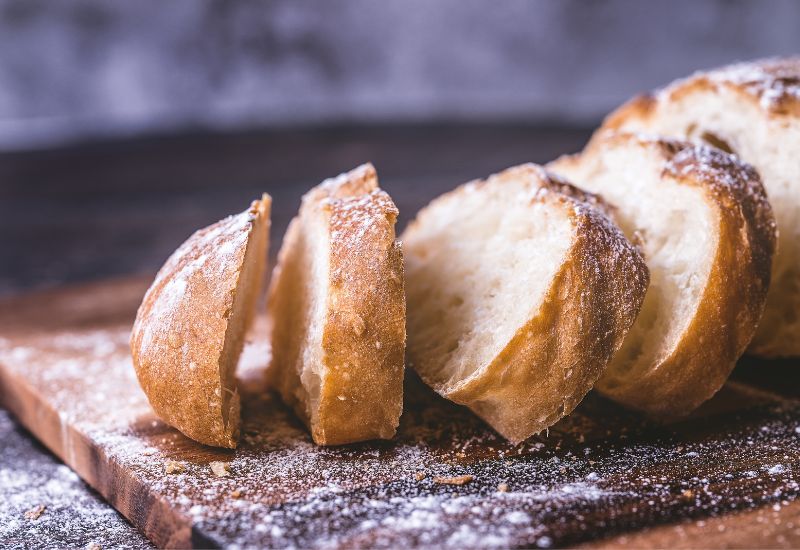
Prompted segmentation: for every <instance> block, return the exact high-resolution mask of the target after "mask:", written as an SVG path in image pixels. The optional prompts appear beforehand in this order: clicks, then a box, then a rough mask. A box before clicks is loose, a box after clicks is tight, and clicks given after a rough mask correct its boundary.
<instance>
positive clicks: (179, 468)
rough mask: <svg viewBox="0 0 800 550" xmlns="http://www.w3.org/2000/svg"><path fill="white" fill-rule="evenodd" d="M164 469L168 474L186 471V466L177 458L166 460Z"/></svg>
mask: <svg viewBox="0 0 800 550" xmlns="http://www.w3.org/2000/svg"><path fill="white" fill-rule="evenodd" d="M165 470H166V472H167V473H168V474H182V473H183V472H185V471H186V466H185V465H184V464H183V462H178V461H177V460H167V464H166V467H165Z"/></svg>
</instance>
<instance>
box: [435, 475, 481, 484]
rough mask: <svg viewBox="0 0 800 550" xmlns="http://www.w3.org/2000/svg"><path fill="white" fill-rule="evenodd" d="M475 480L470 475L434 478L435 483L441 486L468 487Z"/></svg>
mask: <svg viewBox="0 0 800 550" xmlns="http://www.w3.org/2000/svg"><path fill="white" fill-rule="evenodd" d="M473 479H474V477H473V476H471V475H470V474H464V475H463V476H453V477H435V478H433V482H434V483H439V484H441V485H466V484H467V483H469V482H470V481H472V480H473Z"/></svg>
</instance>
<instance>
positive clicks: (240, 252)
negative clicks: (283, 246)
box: [131, 194, 272, 448]
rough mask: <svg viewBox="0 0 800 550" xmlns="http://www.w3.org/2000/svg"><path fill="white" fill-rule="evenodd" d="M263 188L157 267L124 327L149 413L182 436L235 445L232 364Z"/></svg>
mask: <svg viewBox="0 0 800 550" xmlns="http://www.w3.org/2000/svg"><path fill="white" fill-rule="evenodd" d="M271 203H272V200H271V199H270V197H269V195H266V194H265V195H264V196H263V197H262V199H261V200H258V201H254V202H253V204H252V206H251V207H250V208H249V209H248V210H246V211H244V212H242V213H241V214H239V215H236V216H230V217H228V218H226V219H224V220H222V221H220V222H217V223H215V224H214V225H211V226H209V227H206V228H205V229H201V230H199V231H197V232H196V233H195V234H194V235H192V236H191V237H189V239H188V240H187V241H186V242H185V243H183V244H182V245H181V246H180V247H179V248H178V249H177V250H176V251H175V252H174V253H173V254H172V256H170V258H169V259H168V260H167V262H166V263H165V264H164V267H162V268H161V270H160V271H159V272H158V275H157V276H156V279H155V281H154V282H153V284H152V286H151V287H150V289H149V290H148V291H147V293H146V294H145V297H144V300H143V302H142V305H141V306H140V307H139V311H138V313H137V315H136V321H135V323H134V325H133V332H132V334H131V351H132V354H133V365H134V367H135V369H136V375H137V376H138V378H139V383H140V384H141V386H142V389H143V390H144V393H145V394H146V395H147V398H148V399H149V400H150V404H151V405H152V407H153V410H155V412H156V414H158V416H159V417H161V418H162V419H163V420H164V421H165V422H166V423H167V424H170V425H171V426H174V427H175V428H177V429H178V430H180V431H181V432H183V433H184V434H185V435H187V436H188V437H190V438H192V439H194V440H195V441H199V442H200V443H205V444H206V445H214V446H217V447H230V448H234V447H236V444H237V440H238V438H239V418H240V416H239V415H240V412H239V408H240V406H239V394H238V392H237V389H236V372H235V371H236V364H237V363H238V361H239V355H240V354H241V352H242V347H243V345H244V337H245V333H246V332H247V329H248V328H249V326H250V324H251V322H252V320H253V316H254V312H255V309H256V304H257V302H258V298H259V295H260V294H261V289H262V288H263V283H264V281H265V279H266V263H267V246H268V243H269V227H270V206H271Z"/></svg>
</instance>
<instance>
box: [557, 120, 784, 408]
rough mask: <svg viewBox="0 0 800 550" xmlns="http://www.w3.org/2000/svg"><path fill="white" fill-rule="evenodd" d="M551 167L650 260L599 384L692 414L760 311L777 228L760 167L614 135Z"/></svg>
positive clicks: (630, 402)
mask: <svg viewBox="0 0 800 550" xmlns="http://www.w3.org/2000/svg"><path fill="white" fill-rule="evenodd" d="M548 167H549V168H550V169H551V170H553V171H555V172H557V173H559V174H561V175H563V176H565V177H567V178H569V179H571V180H572V181H574V182H575V183H576V184H577V185H579V186H581V187H582V188H585V189H587V190H589V191H591V192H593V193H599V194H601V195H602V197H603V198H604V199H605V200H606V201H608V202H609V203H611V205H613V206H614V207H615V219H616V220H617V222H618V223H619V225H620V226H621V227H622V229H623V230H624V232H625V234H626V235H628V237H629V238H631V239H632V240H634V241H635V242H637V243H638V244H639V246H640V247H641V249H642V251H643V253H644V256H645V259H646V261H647V266H648V267H649V268H650V288H649V289H648V291H647V296H646V297H645V301H644V306H643V307H642V312H641V314H640V315H639V318H638V319H637V321H636V323H635V324H634V326H633V328H632V329H631V331H630V332H629V333H628V336H627V338H626V339H625V342H624V344H623V345H622V349H621V350H620V351H619V352H618V353H617V354H616V355H615V356H614V358H613V360H612V361H611V363H610V365H609V367H608V369H607V370H606V372H605V374H604V375H603V376H602V377H601V378H600V380H599V381H598V383H597V388H598V389H599V390H600V391H601V392H602V393H604V394H605V395H607V396H609V397H611V398H612V399H614V400H616V401H618V402H620V403H622V404H624V405H627V406H629V407H633V408H636V409H640V410H643V411H646V412H648V413H651V414H653V415H659V416H666V417H671V416H680V415H684V414H687V413H689V412H691V411H692V410H693V409H694V408H696V407H697V406H698V405H700V404H701V403H702V402H703V401H705V400H706V399H708V398H709V397H711V396H712V395H714V393H716V391H717V390H719V388H720V387H722V384H723V383H724V382H725V380H726V379H727V378H728V375H729V374H730V372H731V370H732V369H733V367H734V365H735V364H736V360H737V359H738V358H739V356H740V355H741V354H742V353H743V352H744V350H745V348H746V346H747V345H748V344H749V343H750V340H751V338H752V336H753V334H754V332H755V328H756V325H757V323H758V320H759V318H760V317H761V313H762V311H763V307H764V303H765V300H766V295H767V289H768V287H769V280H770V264H771V261H772V255H773V251H774V249H775V239H776V237H775V221H774V217H773V214H772V210H771V208H770V205H769V203H768V202H767V199H766V195H765V193H764V188H763V186H762V185H761V181H760V179H759V177H758V174H757V172H756V171H755V170H754V169H753V168H752V167H751V166H749V165H746V164H744V163H742V162H740V161H739V160H738V159H736V158H735V157H733V156H732V155H729V154H727V153H725V152H723V151H720V150H717V149H713V148H711V147H708V146H704V145H692V144H690V143H687V142H681V141H675V140H667V139H660V138H654V137H647V136H642V135H637V134H616V133H598V134H596V135H595V137H594V138H593V139H592V141H591V143H590V144H589V146H588V147H587V148H586V150H584V151H583V152H582V153H580V154H579V155H573V156H567V157H562V158H561V159H559V160H557V161H556V162H553V163H551V164H549V165H548Z"/></svg>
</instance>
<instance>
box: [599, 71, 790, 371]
mask: <svg viewBox="0 0 800 550" xmlns="http://www.w3.org/2000/svg"><path fill="white" fill-rule="evenodd" d="M603 127H604V128H603V129H604V131H607V130H619V131H639V132H642V131H643V132H648V133H655V134H662V135H665V136H670V137H675V138H688V139H691V140H697V141H704V142H707V143H708V144H710V145H713V146H715V147H720V148H722V149H723V150H726V151H728V152H733V153H735V154H736V155H737V156H739V157H740V158H742V159H743V160H744V161H745V162H748V163H750V164H752V165H753V166H755V168H756V169H757V170H758V172H759V173H760V175H761V178H762V179H763V182H764V187H765V188H766V190H767V194H768V195H769V199H770V202H771V203H772V207H773V209H774V211H775V218H776V220H777V223H778V231H779V243H778V249H777V253H776V255H775V261H774V264H773V271H772V284H771V286H770V291H769V295H768V297H767V306H766V309H765V311H764V316H763V318H762V319H761V323H760V324H759V327H758V331H757V332H756V336H755V338H754V339H753V342H752V344H751V346H750V349H749V352H750V353H753V354H756V355H761V356H765V357H781V356H783V357H788V356H794V357H797V356H800V162H798V158H800V57H795V58H789V59H768V60H763V61H756V62H752V63H741V64H737V65H732V66H729V67H723V68H721V69H717V70H713V71H710V72H701V73H697V74H695V75H693V76H691V77H689V78H687V79H684V80H679V81H677V82H674V83H672V84H670V85H669V86H667V87H666V88H664V89H663V90H660V91H657V92H654V93H653V94H650V95H647V96H642V97H639V98H636V99H634V100H632V101H631V102H629V103H628V104H626V105H624V106H623V107H621V108H619V109H618V110H617V111H615V112H614V113H612V114H611V115H610V116H609V117H608V118H607V119H606V121H605V123H604V125H603Z"/></svg>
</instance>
